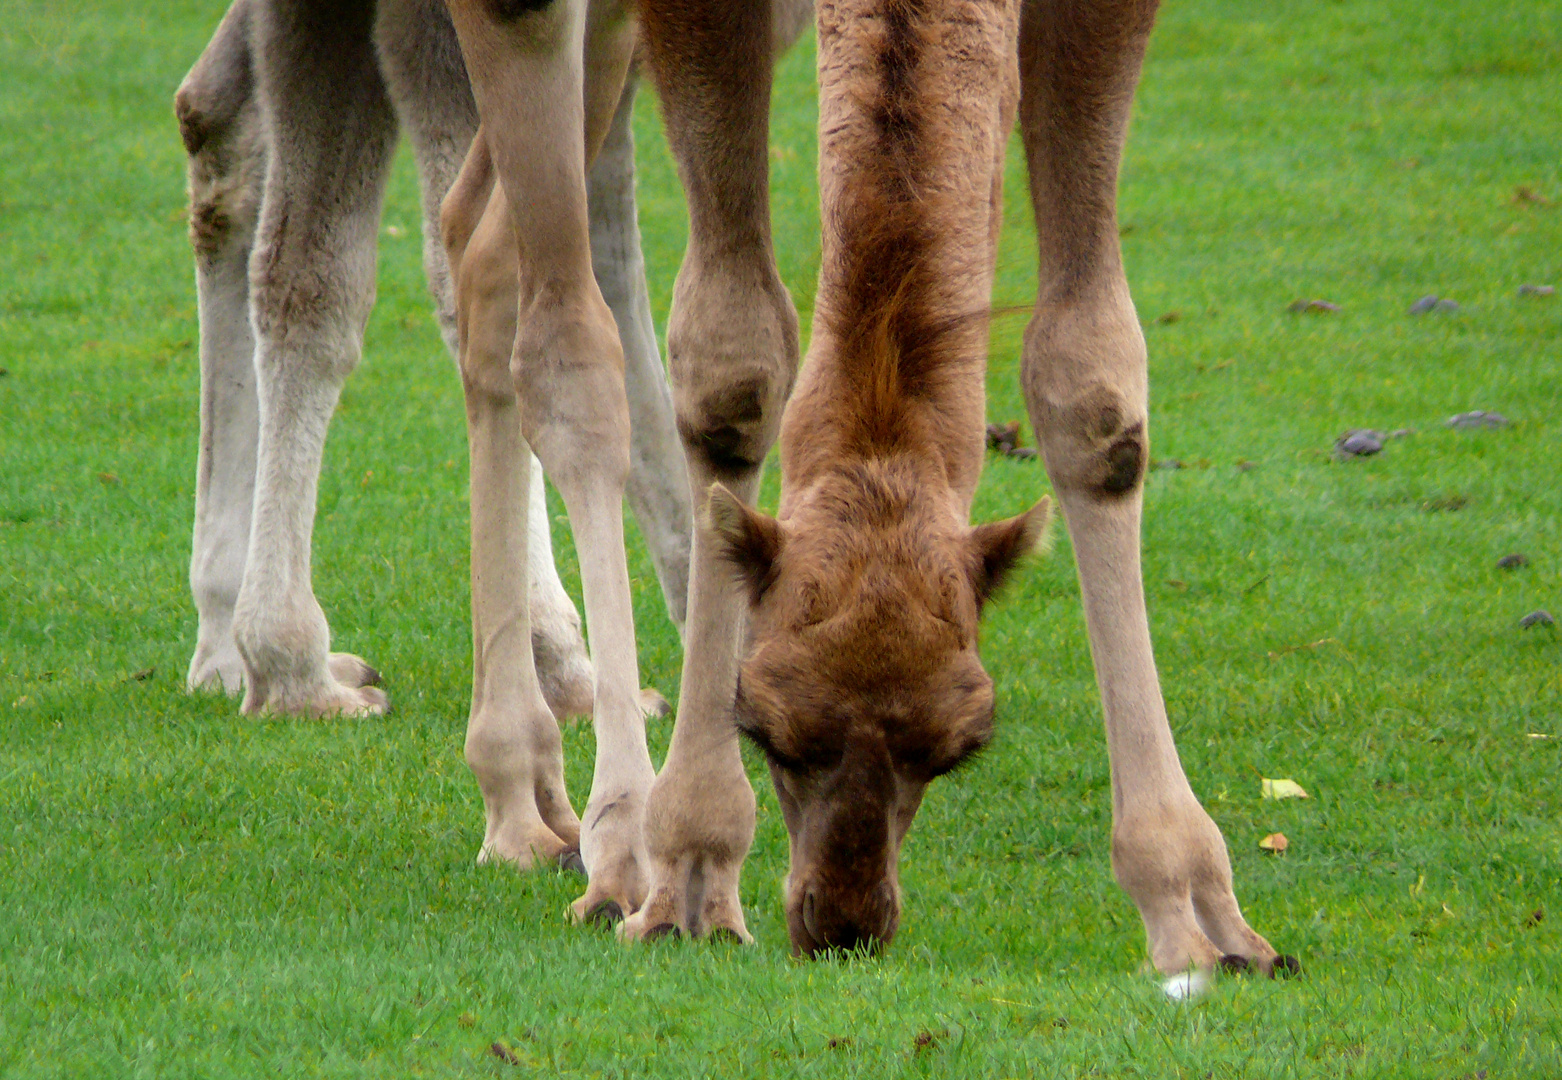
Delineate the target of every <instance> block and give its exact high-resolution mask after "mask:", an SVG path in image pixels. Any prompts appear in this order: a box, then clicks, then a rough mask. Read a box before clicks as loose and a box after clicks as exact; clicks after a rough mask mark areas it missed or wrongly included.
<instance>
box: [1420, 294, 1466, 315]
mask: <svg viewBox="0 0 1562 1080" xmlns="http://www.w3.org/2000/svg"><path fill="white" fill-rule="evenodd" d="M1458 310H1459V302H1458V301H1457V300H1449V299H1448V298H1447V297H1439V296H1423V297H1422V298H1421V299H1419V300H1417V301H1416V302H1415V303H1413V304H1411V305H1410V314H1412V315H1426V314H1428V313H1430V312H1433V311H1458Z"/></svg>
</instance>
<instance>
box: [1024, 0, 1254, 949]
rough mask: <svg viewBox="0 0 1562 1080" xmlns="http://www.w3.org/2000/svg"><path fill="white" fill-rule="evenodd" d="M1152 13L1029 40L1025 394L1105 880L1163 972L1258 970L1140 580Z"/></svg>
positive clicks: (1107, 14)
mask: <svg viewBox="0 0 1562 1080" xmlns="http://www.w3.org/2000/svg"><path fill="white" fill-rule="evenodd" d="M1155 7H1156V0H1094V2H1092V3H1079V4H1073V3H1064V2H1062V0H1037V2H1033V3H1027V4H1026V5H1025V7H1024V13H1023V17H1022V27H1021V44H1020V72H1021V82H1022V90H1021V103H1020V115H1021V131H1022V134H1023V136H1024V141H1025V149H1026V154H1027V158H1028V162H1029V166H1030V175H1031V193H1032V199H1033V201H1034V209H1035V214H1036V233H1037V239H1038V241H1039V244H1040V275H1039V277H1040V287H1039V291H1038V295H1037V300H1036V311H1035V316H1034V318H1033V319H1032V320H1031V323H1030V326H1029V327H1028V329H1027V331H1026V337H1025V355H1024V376H1023V379H1024V387H1025V396H1026V401H1027V403H1028V406H1029V411H1030V416H1031V421H1032V423H1033V424H1034V426H1035V429H1036V432H1037V436H1038V439H1039V441H1040V443H1041V447H1042V453H1043V455H1044V456H1045V459H1046V463H1047V472H1048V475H1049V476H1050V477H1051V478H1052V483H1053V486H1054V487H1055V488H1056V490H1057V494H1058V499H1059V502H1060V503H1061V504H1062V507H1063V512H1064V515H1065V517H1066V518H1067V521H1068V528H1069V534H1070V536H1071V537H1072V538H1073V542H1074V551H1075V556H1076V558H1077V560H1078V564H1079V577H1080V588H1081V592H1082V593H1083V596H1084V606H1085V618H1086V622H1087V625H1088V628H1089V635H1090V647H1091V654H1092V656H1093V657H1094V660H1095V666H1096V679H1097V682H1098V684H1099V685H1100V689H1101V699H1102V709H1103V712H1104V713H1105V719H1106V735H1107V748H1108V752H1109V754H1110V756H1111V768H1112V819H1113V824H1112V868H1113V871H1114V873H1115V874H1116V876H1117V880H1118V883H1119V884H1121V885H1122V887H1123V889H1124V890H1125V891H1126V892H1127V893H1128V895H1129V896H1130V897H1131V898H1132V899H1133V901H1134V903H1135V904H1136V905H1137V906H1138V908H1139V913H1140V915H1141V916H1142V918H1143V920H1144V926H1145V931H1146V933H1147V935H1148V938H1149V948H1150V957H1151V960H1152V961H1153V962H1154V964H1155V966H1156V967H1157V968H1159V969H1160V970H1161V971H1163V972H1179V971H1183V970H1185V969H1187V968H1188V967H1189V966H1190V965H1196V966H1198V967H1201V968H1207V967H1210V966H1212V965H1214V964H1216V963H1217V962H1219V961H1221V959H1222V957H1223V956H1226V957H1240V958H1242V959H1243V960H1246V961H1248V962H1251V963H1253V964H1254V965H1256V966H1258V967H1260V968H1262V969H1264V970H1266V971H1267V970H1271V969H1272V968H1273V967H1274V965H1275V963H1276V954H1275V950H1274V949H1272V948H1271V947H1270V946H1269V943H1268V942H1266V941H1265V940H1264V939H1263V938H1262V937H1260V936H1259V935H1258V934H1256V933H1254V932H1253V931H1252V930H1251V929H1249V927H1248V925H1247V923H1246V922H1245V921H1244V920H1243V918H1242V914H1241V912H1240V910H1239V909H1238V907H1237V901H1236V898H1235V896H1234V895H1233V893H1232V888H1231V866H1230V862H1229V860H1228V858H1227V854H1226V845H1225V841H1224V840H1223V839H1222V838H1221V835H1220V831H1219V829H1217V828H1216V826H1215V824H1214V822H1213V821H1211V820H1210V817H1209V815H1208V814H1206V813H1205V812H1204V809H1203V807H1201V806H1200V805H1199V803H1198V800H1197V799H1196V798H1195V797H1194V795H1193V791H1192V789H1191V788H1190V787H1189V785H1188V781H1187V778H1186V777H1185V776H1184V774H1183V771H1182V765H1181V762H1180V761H1179V759H1178V756H1177V749H1176V746H1175V745H1174V743H1173V740H1172V732H1171V727H1170V725H1169V724H1168V722H1167V717H1166V707H1165V704H1164V703H1163V701H1162V699H1161V691H1160V684H1159V682H1158V679H1157V676H1156V671H1155V658H1154V655H1153V653H1152V651H1151V646H1150V630H1149V623H1148V620H1147V618H1146V616H1145V607H1144V590H1143V584H1142V581H1141V577H1140V565H1139V523H1140V510H1141V506H1142V502H1143V480H1144V471H1145V467H1146V464H1147V462H1148V457H1149V442H1148V433H1147V421H1148V390H1147V375H1146V362H1145V344H1144V337H1143V335H1142V334H1141V332H1140V329H1139V322H1138V318H1137V316H1136V315H1135V313H1134V306H1133V301H1132V300H1131V299H1130V298H1129V294H1128V284H1127V280H1126V278H1125V277H1124V274H1123V266H1122V259H1121V254H1120V251H1119V248H1118V240H1117V222H1116V195H1117V168H1118V162H1119V160H1120V157H1121V153H1122V146H1123V140H1124V137H1125V135H1126V130H1127V123H1128V112H1129V105H1130V102H1131V101H1132V98H1133V91H1134V87H1135V85H1136V83H1137V82H1138V77H1139V67H1140V63H1141V61H1142V59H1143V56H1144V48H1145V43H1146V41H1147V40H1148V37H1149V33H1150V27H1151V24H1152V22H1153V20H1154V15H1155Z"/></svg>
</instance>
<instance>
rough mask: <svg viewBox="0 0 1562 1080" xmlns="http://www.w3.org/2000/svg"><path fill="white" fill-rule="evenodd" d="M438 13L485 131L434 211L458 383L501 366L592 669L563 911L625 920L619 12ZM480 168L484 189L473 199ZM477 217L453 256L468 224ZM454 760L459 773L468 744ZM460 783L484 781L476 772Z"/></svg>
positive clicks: (631, 900)
mask: <svg viewBox="0 0 1562 1080" xmlns="http://www.w3.org/2000/svg"><path fill="white" fill-rule="evenodd" d="M450 9H451V14H452V16H453V18H454V21H455V24H456V29H457V32H458V34H459V36H460V39H461V46H462V52H463V54H464V55H465V57H466V61H467V70H468V72H469V73H470V75H471V79H472V88H473V90H474V92H475V95H476V98H477V102H478V106H479V109H480V111H481V113H482V116H483V128H482V130H481V132H480V134H479V136H478V141H477V142H476V143H475V144H474V148H473V153H472V155H471V156H470V157H469V159H468V162H467V165H466V166H465V168H464V169H463V172H462V178H461V179H460V180H459V181H458V182H457V184H456V186H455V187H454V188H453V189H452V190H451V193H450V196H449V197H448V198H447V200H446V207H445V237H446V241H447V245H448V246H449V249H450V252H451V265H452V266H453V267H456V268H457V270H456V303H457V311H458V315H459V318H460V322H461V348H462V370H463V374H464V375H468V373H470V372H475V371H477V370H478V369H479V368H480V369H482V370H484V371H488V372H492V371H493V370H494V369H495V368H496V367H498V366H499V365H498V363H497V362H496V361H498V360H500V359H502V360H503V361H504V362H505V363H506V364H507V366H508V371H509V375H510V379H511V382H512V384H513V386H512V390H511V393H513V395H514V398H515V399H516V401H517V402H518V404H519V413H520V430H519V433H517V439H518V440H519V439H521V438H522V437H524V443H529V444H530V446H531V447H532V449H534V450H535V451H536V453H537V455H538V457H539V458H541V460H542V463H543V466H544V468H545V469H546V470H547V472H548V475H549V477H551V478H552V480H553V483H554V486H555V487H557V488H558V490H559V493H560V495H562V496H563V499H564V503H565V506H566V507H567V509H568V511H569V517H570V525H571V528H572V530H573V532H574V536H575V540H576V547H577V549H578V551H579V552H580V564H581V578H582V583H583V586H584V593H585V607H586V623H587V627H588V631H589V633H590V636H591V644H592V651H593V660H594V662H595V674H596V684H595V687H594V699H595V711H594V715H593V721H594V726H595V728H596V733H597V760H596V769H595V772H594V776H593V782H592V790H591V796H590V799H589V800H588V802H587V806H586V813H585V815H584V818H583V820H584V824H583V827H582V829H581V834H580V844H581V855H582V858H583V859H584V862H585V867H586V871H587V873H588V875H589V877H590V883H589V885H588V888H587V892H586V894H585V895H584V896H583V897H581V898H580V899H579V900H577V901H576V903H575V906H574V910H575V913H576V915H577V916H580V917H584V918H594V917H608V918H611V917H612V916H613V915H615V914H622V913H624V912H628V911H632V910H634V908H636V907H637V906H639V904H640V902H641V899H642V898H643V896H644V894H645V883H644V877H643V867H644V864H645V855H644V846H643V843H642V840H641V833H640V824H641V818H642V813H643V807H644V803H645V796H646V793H647V791H648V790H649V788H650V784H651V780H652V777H653V772H652V769H651V759H650V754H649V752H648V751H647V749H646V742H645V725H644V718H643V716H642V714H641V710H640V704H639V672H638V666H637V661H636V654H635V639H634V623H633V611H632V607H631V604H630V593H629V574H628V570H627V567H626V564H625V560H624V539H623V498H624V488H625V484H626V482H627V479H628V474H629V456H630V455H629V446H630V439H629V408H628V402H627V400H626V398H625V394H624V368H623V363H624V361H623V353H622V349H621V347H620V345H619V340H618V333H617V328H616V326H615V325H614V322H613V317H612V314H611V312H610V311H609V309H608V307H607V305H606V303H605V302H604V301H603V299H602V294H601V292H600V291H599V289H598V288H597V285H596V282H595V279H594V278H593V276H592V265H591V251H590V237H589V227H588V221H587V212H586V168H587V162H588V157H589V151H590V150H591V149H592V148H594V147H596V146H598V145H600V143H601V141H602V137H603V134H604V133H605V131H606V128H607V125H608V122H609V121H610V120H611V117H612V115H613V110H614V109H615V107H616V106H617V103H618V100H619V97H620V93H621V91H622V87H623V80H624V73H625V70H626V69H627V66H628V62H629V54H630V49H631V47H632V41H633V39H632V36H631V28H630V26H629V23H628V20H627V17H626V16H625V15H624V14H623V12H622V11H613V10H604V9H603V8H600V7H599V8H593V9H592V10H591V11H590V12H589V13H588V11H587V10H586V4H585V3H584V0H554V2H553V3H552V4H550V5H547V6H544V7H533V6H532V5H529V4H515V5H510V4H495V3H490V2H486V0H452V2H451V5H450ZM588 15H589V17H588ZM583 58H584V60H583ZM489 156H491V158H492V170H491V172H492V176H491V177H490V178H488V181H487V183H484V184H479V183H477V182H476V179H477V178H478V177H479V176H480V175H481V174H482V173H483V172H485V171H488V163H487V160H486V159H487V158H488V157H489ZM469 180H472V181H473V182H471V183H469V182H468V181H469ZM479 214H480V216H479ZM474 218H476V224H475V228H473V230H472V231H471V232H470V234H469V238H467V239H465V241H464V243H463V237H462V232H463V230H464V228H465V224H464V223H465V222H468V221H471V220H473V219H474ZM506 316H508V318H506ZM512 341H513V351H512V349H511V348H510V347H509V346H510V343H511V342H512ZM469 377H470V376H469ZM497 383H498V380H491V381H490V382H489V383H488V384H487V385H486V386H485V393H486V394H487V395H488V396H490V397H497V396H498V394H499V393H500V388H499V386H498V385H497ZM468 400H469V403H470V402H471V401H472V398H471V397H470V396H469V398H468ZM469 409H470V404H469ZM496 423H497V421H496ZM478 450H479V447H478V440H477V439H476V438H475V437H474V442H473V452H474V466H473V514H474V524H473V534H474V541H475V540H476V539H477V538H478V536H479V535H480V533H481V528H480V525H479V523H478V521H477V514H478V512H479V502H480V500H481V499H482V498H483V496H481V495H480V494H479V486H480V485H482V484H483V483H484V482H485V481H484V480H483V478H482V477H481V476H480V474H479V472H478V466H477V454H478ZM486 497H487V498H494V497H495V495H494V494H493V492H492V491H490V492H489V493H488V495H487V496H486ZM519 513H521V514H524V513H525V511H524V510H520V511H519ZM521 520H524V518H522V519H521ZM523 543H524V541H523ZM481 571H482V567H481V565H480V560H479V559H478V558H476V557H474V573H475V576H476V580H475V582H474V589H473V591H474V598H473V599H474V610H476V605H477V603H478V596H477V594H478V593H479V592H486V591H487V586H486V585H485V583H484V582H483V581H482V579H481ZM468 745H469V757H468V760H469V761H472V755H471V753H470V746H471V740H470V737H469V741H468ZM473 768H474V770H475V771H478V775H479V780H480V781H481V780H482V778H483V776H482V771H481V769H480V768H479V765H478V764H477V763H476V762H474V763H473ZM485 794H486V791H485ZM490 814H492V806H490ZM555 831H557V830H555Z"/></svg>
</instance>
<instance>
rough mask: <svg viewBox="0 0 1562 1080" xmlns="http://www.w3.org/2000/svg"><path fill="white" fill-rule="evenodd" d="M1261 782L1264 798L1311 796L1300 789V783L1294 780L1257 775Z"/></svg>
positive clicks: (1303, 797)
mask: <svg viewBox="0 0 1562 1080" xmlns="http://www.w3.org/2000/svg"><path fill="white" fill-rule="evenodd" d="M1259 779H1260V780H1261V781H1262V782H1263V795H1264V798H1266V799H1308V798H1311V797H1312V796H1310V795H1308V794H1307V792H1305V791H1303V790H1302V785H1301V784H1298V783H1297V782H1296V781H1295V780H1271V779H1269V777H1267V776H1262V777H1259Z"/></svg>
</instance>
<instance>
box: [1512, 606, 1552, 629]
mask: <svg viewBox="0 0 1562 1080" xmlns="http://www.w3.org/2000/svg"><path fill="white" fill-rule="evenodd" d="M1556 624H1557V621H1556V620H1555V619H1553V618H1552V617H1551V612H1549V611H1547V610H1545V609H1544V608H1542V609H1541V610H1539V611H1532V612H1530V613H1529V614H1528V615H1526V616H1524V617H1523V618H1522V619H1520V620H1519V625H1520V626H1522V627H1523V628H1524V629H1526V630H1528V629H1530V628H1531V627H1534V626H1555V625H1556Z"/></svg>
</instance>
